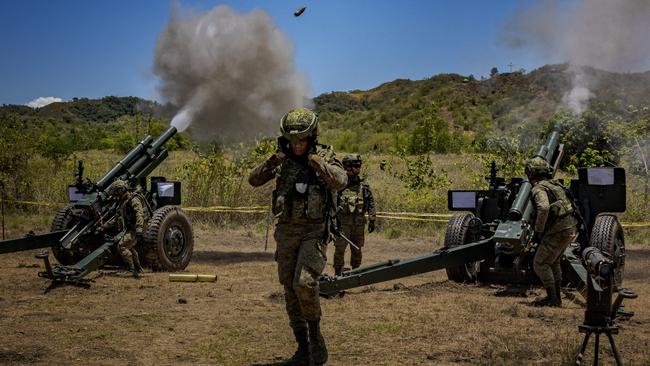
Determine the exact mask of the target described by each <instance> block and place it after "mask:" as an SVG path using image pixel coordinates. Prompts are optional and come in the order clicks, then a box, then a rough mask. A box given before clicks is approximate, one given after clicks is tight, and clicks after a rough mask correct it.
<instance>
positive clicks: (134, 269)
mask: <svg viewBox="0 0 650 366" xmlns="http://www.w3.org/2000/svg"><path fill="white" fill-rule="evenodd" d="M128 188H129V186H128V185H127V183H126V182H125V181H123V180H121V179H118V180H116V181H115V182H113V183H111V185H110V186H109V187H108V190H107V193H108V194H109V195H110V196H111V197H112V198H113V199H114V200H117V201H118V202H119V207H118V208H117V214H116V216H115V217H114V219H115V220H116V222H114V223H108V224H109V225H110V224H117V227H118V230H119V231H120V232H122V231H124V236H122V238H121V239H120V241H119V242H118V243H117V247H118V250H119V252H120V256H121V257H122V260H123V261H124V264H126V266H127V268H128V269H129V271H130V272H131V273H132V275H133V277H134V278H138V277H140V275H139V273H141V272H142V266H141V265H140V258H139V257H138V251H137V250H136V249H135V247H136V245H137V244H138V242H140V241H142V236H143V234H144V225H145V222H146V219H147V214H146V210H145V208H144V206H143V203H142V199H141V197H140V196H139V195H138V194H137V193H130V192H129V189H128Z"/></svg>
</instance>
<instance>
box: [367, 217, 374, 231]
mask: <svg viewBox="0 0 650 366" xmlns="http://www.w3.org/2000/svg"><path fill="white" fill-rule="evenodd" d="M373 231H375V220H370V221H368V232H369V233H371V232H373Z"/></svg>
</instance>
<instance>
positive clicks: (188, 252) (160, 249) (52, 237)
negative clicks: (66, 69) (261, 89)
mask: <svg viewBox="0 0 650 366" xmlns="http://www.w3.org/2000/svg"><path fill="white" fill-rule="evenodd" d="M176 132H177V131H176V128H175V127H170V128H169V129H167V130H166V131H164V132H163V133H162V134H161V135H160V136H158V137H157V138H155V139H154V138H153V137H151V136H147V137H145V138H144V139H143V140H142V141H141V142H140V143H138V144H137V145H136V146H135V147H134V148H133V149H131V151H129V152H128V153H127V154H126V155H125V156H124V157H123V158H122V159H121V160H120V161H119V162H118V163H117V164H116V165H115V166H114V167H113V168H112V169H111V170H110V171H108V172H107V173H106V174H105V175H104V176H103V177H102V178H101V179H99V180H98V181H97V182H91V181H90V180H89V179H86V180H84V179H83V164H82V162H79V167H78V172H77V174H76V176H77V180H76V183H75V184H73V185H70V186H69V187H68V193H69V199H70V203H69V204H68V205H67V206H65V207H64V208H62V209H60V210H59V211H58V212H57V213H56V215H55V216H54V219H53V221H52V226H51V232H50V233H48V234H43V235H28V236H26V237H25V238H20V239H13V240H5V241H2V242H0V254H2V253H11V252H17V251H23V250H31V249H38V248H48V247H49V248H51V250H52V253H53V254H54V257H55V258H56V260H57V261H58V262H59V263H60V264H57V265H54V266H52V265H50V262H49V258H48V254H47V253H41V254H39V255H37V257H38V258H42V259H44V261H45V267H46V271H45V272H41V273H39V276H41V277H45V278H50V279H52V280H54V281H56V282H67V283H75V284H81V282H79V280H81V279H82V278H83V277H84V276H86V275H87V274H88V273H90V272H92V271H94V270H96V269H98V268H99V267H101V266H103V265H123V263H122V260H121V258H120V256H119V253H118V250H117V243H118V242H119V240H120V239H121V237H122V236H123V235H124V233H125V232H124V231H122V232H120V231H119V229H118V228H116V227H114V228H106V227H104V226H103V224H104V223H107V222H109V221H111V220H113V218H114V217H115V216H116V215H117V213H118V212H117V211H118V207H119V202H117V201H116V200H114V199H113V198H112V197H111V196H110V195H109V194H108V193H107V189H108V187H109V186H110V185H111V183H112V182H114V181H116V180H117V179H121V180H124V181H125V182H127V185H128V187H129V188H128V190H129V191H130V194H131V195H132V197H133V196H135V195H137V196H138V197H137V199H140V200H141V201H142V202H143V205H144V206H145V210H146V211H147V213H148V215H147V216H148V221H147V223H146V228H145V232H144V235H143V238H142V240H141V243H139V244H138V246H137V250H138V253H139V256H140V258H142V261H143V263H142V264H143V265H145V266H149V267H151V268H152V269H154V270H162V271H178V270H183V269H184V268H185V267H187V265H188V264H189V262H190V259H191V257H192V251H193V247H194V241H193V233H192V225H191V223H190V220H189V218H188V216H187V215H186V214H185V213H184V212H183V211H182V210H181V209H180V208H178V207H174V205H180V203H181V184H180V182H174V181H167V180H166V179H165V178H164V177H158V176H152V177H150V178H149V179H148V180H147V177H148V176H149V175H150V174H151V172H153V170H154V169H155V168H156V167H158V166H159V165H160V164H161V163H162V162H163V161H164V160H165V159H166V158H167V157H168V156H169V153H168V151H167V149H165V148H164V144H165V143H166V142H167V141H169V140H170V139H171V138H172V137H173V136H174V135H175V134H176ZM147 183H149V184H148V185H147ZM132 199H136V198H132Z"/></svg>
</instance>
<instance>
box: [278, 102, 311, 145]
mask: <svg viewBox="0 0 650 366" xmlns="http://www.w3.org/2000/svg"><path fill="white" fill-rule="evenodd" d="M280 132H281V133H282V136H284V137H285V138H286V139H288V140H289V141H291V142H296V141H299V140H302V139H304V138H308V137H316V136H317V135H318V115H317V114H316V113H314V111H312V110H311V109H308V108H296V109H292V110H290V111H289V112H288V113H287V114H285V115H284V116H282V119H281V120H280Z"/></svg>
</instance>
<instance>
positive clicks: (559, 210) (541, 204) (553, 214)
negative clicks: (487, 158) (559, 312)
mask: <svg viewBox="0 0 650 366" xmlns="http://www.w3.org/2000/svg"><path fill="white" fill-rule="evenodd" d="M550 172H551V166H550V165H549V164H548V162H547V161H546V160H544V159H543V158H541V157H534V158H532V159H531V160H530V161H528V162H527V163H526V175H527V176H528V180H529V181H530V182H531V184H532V185H533V188H532V195H533V201H534V202H535V211H536V215H537V216H536V219H535V227H534V229H535V236H536V237H537V238H539V246H538V247H537V252H536V253H535V258H534V259H533V269H534V270H535V273H536V274H537V276H538V277H539V279H540V280H541V281H542V284H543V285H544V289H545V290H546V297H544V298H538V299H536V300H535V301H534V302H533V305H536V306H553V307H559V306H562V297H561V293H560V286H561V285H562V269H561V268H560V259H561V257H562V253H564V250H565V249H566V248H567V247H568V246H569V244H571V242H572V241H574V240H575V239H576V237H577V236H578V229H577V224H578V221H577V219H576V217H575V214H574V212H575V209H574V207H573V204H572V202H571V200H570V199H569V197H568V192H567V189H566V187H565V186H564V185H562V183H560V182H559V181H558V180H555V179H549V177H548V176H549V173H550Z"/></svg>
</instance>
